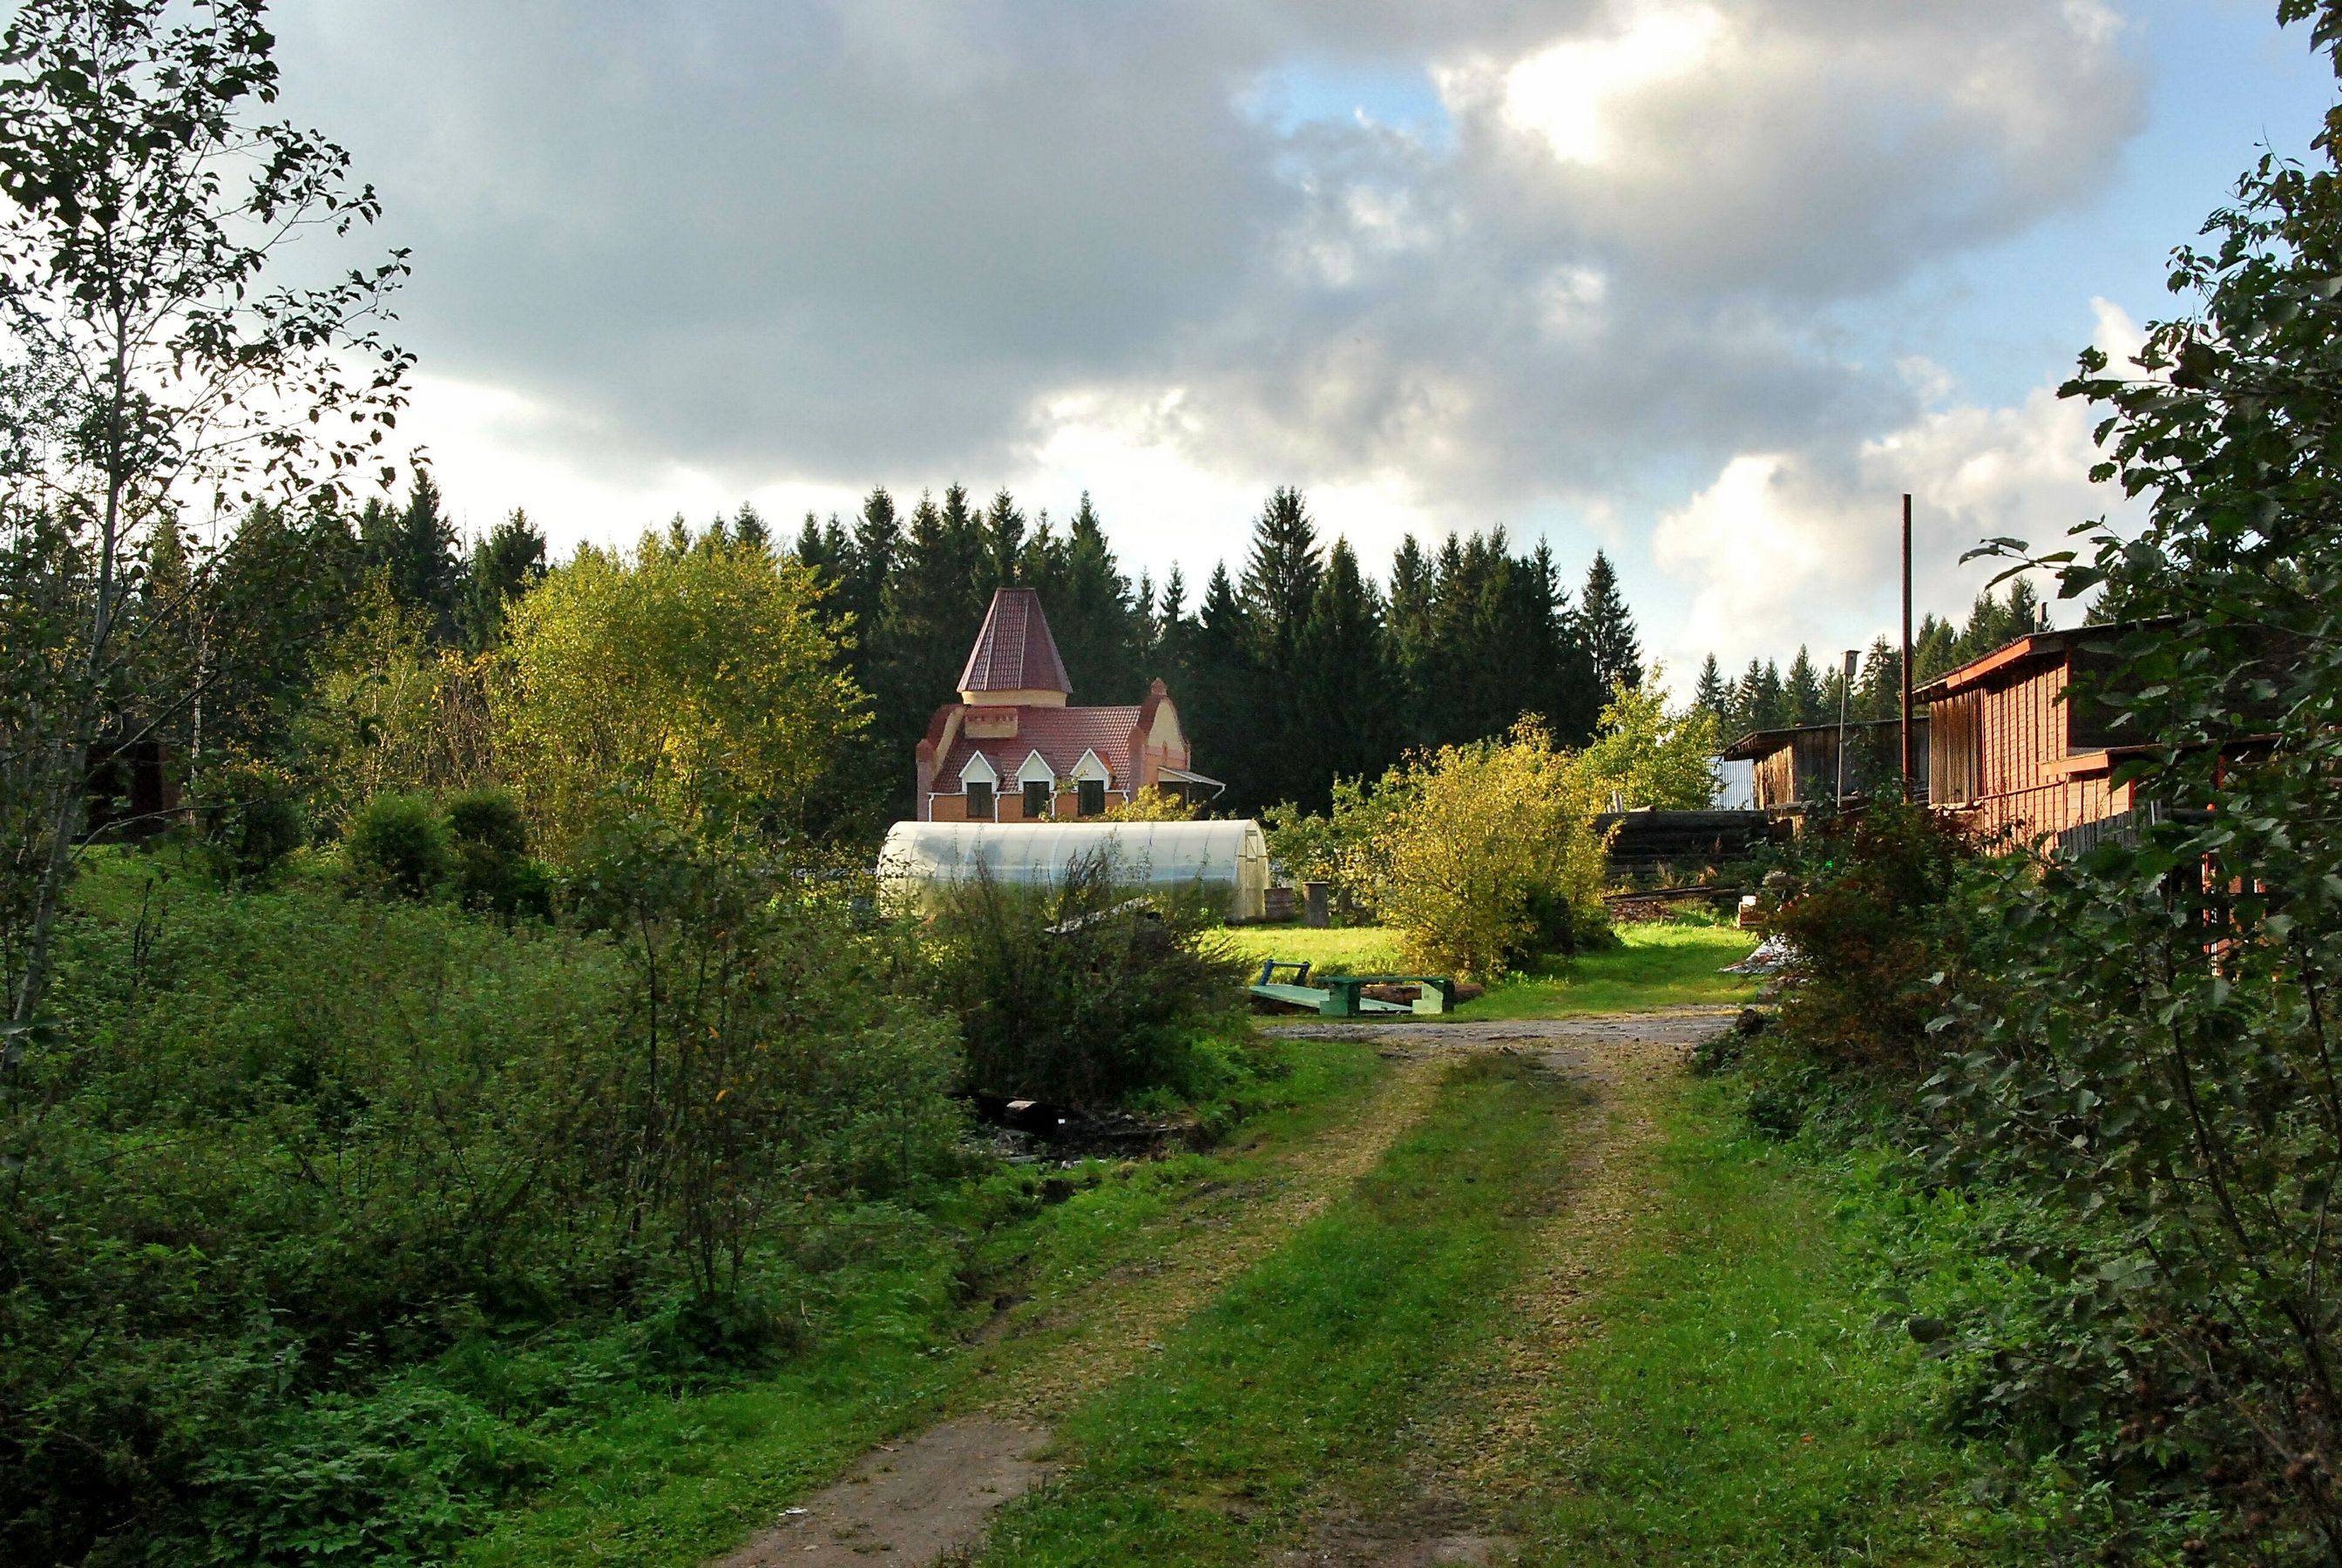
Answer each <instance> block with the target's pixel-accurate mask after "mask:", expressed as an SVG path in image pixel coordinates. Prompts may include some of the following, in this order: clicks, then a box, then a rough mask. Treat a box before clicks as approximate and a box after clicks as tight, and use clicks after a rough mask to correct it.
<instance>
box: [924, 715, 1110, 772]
mask: <svg viewBox="0 0 2342 1568" xmlns="http://www.w3.org/2000/svg"><path fill="white" fill-rule="evenodd" d="M971 711H973V712H976V713H991V714H996V713H999V712H1001V711H1002V710H1001V709H998V708H977V709H974V710H971ZM1014 711H1015V713H1016V734H1013V735H1003V736H1001V737H1000V738H998V739H994V738H992V737H990V736H986V737H984V738H982V739H976V740H971V739H970V738H969V737H968V736H967V735H966V734H961V735H960V736H959V738H958V739H956V740H955V741H954V742H952V748H951V750H950V751H948V752H946V754H944V758H943V761H942V763H941V764H939V765H938V766H937V767H936V773H935V779H936V783H935V787H936V788H937V789H940V790H956V789H957V788H959V771H960V769H962V768H964V767H966V765H967V759H968V758H969V757H971V756H974V755H975V754H976V753H978V752H982V753H983V754H984V755H985V757H986V759H987V760H988V761H990V763H991V764H992V766H993V769H994V771H995V772H996V773H997V774H999V775H1000V776H1001V778H1002V779H1004V780H1006V779H1013V778H1015V777H1016V770H1017V769H1018V768H1020V767H1022V766H1024V765H1025V759H1026V757H1028V756H1030V755H1032V754H1033V753H1034V752H1036V751H1038V752H1039V753H1040V754H1041V760H1042V761H1043V762H1045V763H1047V764H1049V768H1050V771H1051V772H1053V773H1055V774H1056V775H1057V776H1058V777H1059V778H1068V777H1071V776H1072V774H1073V771H1074V764H1076V763H1078V762H1080V761H1081V760H1082V754H1083V753H1084V752H1086V751H1094V752H1096V753H1097V754H1098V761H1100V762H1102V763H1104V764H1106V771H1107V772H1109V773H1111V774H1114V785H1115V787H1116V788H1117V789H1126V788H1128V787H1130V778H1131V765H1130V736H1131V733H1132V732H1133V731H1134V730H1136V728H1137V727H1138V712H1139V711H1138V708H1137V707H1136V705H1133V706H1131V707H1126V708H1024V707H1020V708H1017V709H1016V710H1014Z"/></svg>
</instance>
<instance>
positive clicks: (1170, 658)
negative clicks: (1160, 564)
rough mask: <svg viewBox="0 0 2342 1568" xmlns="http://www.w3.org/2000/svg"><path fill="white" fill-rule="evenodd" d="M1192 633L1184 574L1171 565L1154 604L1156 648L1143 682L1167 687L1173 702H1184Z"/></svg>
mask: <svg viewBox="0 0 2342 1568" xmlns="http://www.w3.org/2000/svg"><path fill="white" fill-rule="evenodd" d="M1195 632H1196V624H1195V622H1194V621H1193V620H1192V619H1190V618H1189V616H1188V614H1187V574H1186V573H1184V572H1182V571H1181V570H1180V569H1179V566H1178V564H1177V563H1176V562H1174V563H1173V564H1172V566H1171V571H1170V573H1169V574H1168V575H1166V577H1165V578H1164V579H1163V592H1162V594H1161V595H1160V596H1159V597H1158V598H1157V599H1156V610H1155V647H1154V654H1153V657H1152V659H1151V661H1150V662H1149V664H1148V665H1147V674H1146V678H1147V679H1148V680H1150V681H1154V680H1159V681H1161V682H1162V683H1163V684H1165V685H1166V686H1168V687H1169V688H1170V691H1171V695H1172V698H1173V700H1175V701H1182V702H1184V700H1185V698H1186V692H1187V686H1188V671H1189V668H1190V658H1191V654H1192V651H1193V650H1192V644H1193V642H1194V638H1195ZM1182 711H1183V712H1184V711H1185V710H1184V709H1183V710H1182Z"/></svg>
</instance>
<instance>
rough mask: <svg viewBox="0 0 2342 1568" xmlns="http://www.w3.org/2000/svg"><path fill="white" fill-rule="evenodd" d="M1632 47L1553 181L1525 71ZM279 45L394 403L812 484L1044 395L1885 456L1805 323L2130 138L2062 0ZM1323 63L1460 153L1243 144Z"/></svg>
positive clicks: (843, 2)
mask: <svg viewBox="0 0 2342 1568" xmlns="http://www.w3.org/2000/svg"><path fill="white" fill-rule="evenodd" d="M1654 15H1656V16H1660V17H1662V18H1663V19H1664V18H1666V17H1676V18H1678V19H1680V18H1681V17H1683V16H1690V17H1692V21H1691V22H1690V23H1688V24H1683V26H1685V27H1687V28H1688V31H1687V32H1685V33H1684V34H1683V35H1684V36H1686V37H1692V38H1696V39H1704V40H1705V42H1702V43H1701V44H1700V45H1699V46H1698V47H1697V48H1689V47H1686V48H1685V49H1683V50H1680V51H1678V53H1677V56H1676V57H1673V58H1668V59H1662V60H1660V61H1658V62H1657V65H1656V68H1649V69H1646V67H1650V66H1651V62H1649V61H1648V60H1643V61H1641V62H1640V63H1639V64H1637V62H1636V60H1635V59H1634V58H1632V57H1629V56H1630V55H1631V51H1630V52H1629V55H1628V56H1619V57H1618V58H1617V59H1616V60H1615V61H1613V62H1612V63H1613V64H1615V65H1616V67H1617V68H1616V71H1614V72H1612V73H1611V74H1610V75H1608V76H1606V77H1601V78H1599V79H1598V80H1597V81H1596V86H1597V88H1598V89H1599V103H1598V105H1597V106H1598V110H1599V116H1598V117H1599V120H1600V124H1601V125H1602V128H1603V131H1604V134H1605V137H1606V143H1607V145H1608V148H1609V150H1608V151H1607V152H1606V154H1605V155H1603V156H1601V157H1598V158H1595V159H1593V160H1591V161H1586V160H1575V161H1574V160H1573V159H1571V158H1569V157H1567V156H1563V155H1557V153H1556V145H1555V144H1554V142H1553V141H1552V140H1551V138H1549V137H1547V136H1546V135H1543V133H1541V132H1540V131H1539V130H1538V129H1537V127H1536V124H1535V123H1534V120H1535V116H1534V115H1528V116H1527V117H1526V118H1525V117H1524V115H1523V114H1522V112H1521V104H1520V102H1519V101H1518V100H1519V97H1520V95H1519V94H1517V93H1516V92H1514V91H1513V85H1514V84H1516V83H1517V82H1519V81H1521V80H1522V78H1520V77H1517V76H1515V75H1511V73H1512V72H1513V71H1514V68H1515V67H1516V66H1517V65H1519V64H1520V63H1521V62H1522V61H1524V60H1527V59H1532V58H1535V57H1536V56H1538V55H1540V54H1541V52H1543V51H1545V50H1546V49H1548V48H1550V47H1552V46H1554V45H1557V44H1564V43H1566V42H1567V41H1569V40H1571V39H1573V38H1576V39H1583V40H1589V41H1591V44H1592V45H1593V46H1594V47H1595V49H1596V51H1597V53H1596V54H1595V55H1589V56H1588V58H1590V59H1593V60H1595V61H1596V63H1597V64H1598V63H1600V62H1601V61H1603V60H1606V59H1610V58H1611V57H1610V56H1605V55H1600V54H1599V53H1598V51H1599V50H1600V49H1602V48H1606V47H1610V46H1611V45H1614V44H1615V43H1616V41H1617V40H1619V39H1622V38H1624V39H1627V40H1629V41H1630V42H1631V40H1632V39H1634V38H1635V37H1636V36H1637V34H1636V28H1637V27H1638V26H1646V27H1647V25H1648V19H1649V18H1650V17H1651V16H1654ZM1702 15H1710V16H1711V19H1710V20H1707V21H1702V20H1700V17H1701V16H1702ZM279 25H280V31H281V33H282V34H283V35H284V38H285V65H286V69H287V75H288V79H289V81H288V85H289V90H288V94H287V100H288V105H290V106H291V107H292V109H293V111H294V112H295V113H297V114H300V115H303V116H304V117H305V118H308V119H311V120H314V121H315V122H317V123H319V124H321V125H324V126H325V127H326V128H327V129H328V130H330V131H332V132H333V133H334V134H335V135H339V136H340V137H341V138H343V139H344V140H345V141H346V142H348V143H349V144H350V145H351V146H352V148H353V151H354V152H355V155H356V157H357V161H358V165H359V166H360V168H361V170H362V171H363V172H364V173H365V175H366V176H367V177H369V178H372V179H374V180H375V182H376V184H377V185H380V187H381V188H382V190H383V192H384V195H385V199H386V201H387V203H388V205H389V208H390V215H389V220H388V223H387V225H386V228H387V230H388V231H389V232H390V234H391V235H393V237H395V238H396V239H398V240H400V241H401V242H403V243H410V244H412V245H413V246H414V247H415V261H416V267H417V276H416V281H415V285H413V288H412V290H411V292H410V295H409V296H408V298H407V301H406V305H405V316H406V332H405V336H406V338H407V339H408V341H409V342H410V343H411V344H412V345H414V346H415V347H416V348H417V349H418V350H419V351H420V352H421V353H422V354H423V355H425V366H426V368H427V369H429V370H432V371H435V372H436V373H438V374H441V375H450V376H455V377H459V378H462V379H465V380H468V381H474V382H478V383H483V384H488V385H497V386H503V387H508V388H511V389H514V390H515V391H518V392H520V393H523V394H525V395H527V396H529V397H530V398H532V399H534V400H535V401H536V402H537V403H539V404H543V405H545V406H546V407H548V408H550V409H552V410H554V411H555V420H554V424H553V425H552V434H550V436H549V437H548V438H549V439H553V440H555V441H564V440H565V441H568V442H569V443H570V444H572V446H573V448H574V453H573V455H574V460H575V461H576V462H577V463H579V464H596V463H601V464H609V465H611V466H613V467H620V466H624V465H627V464H641V463H642V462H644V461H645V460H646V458H666V459H674V460H678V461H686V462H690V463H693V464H701V465H705V466H708V467H712V468H718V469H722V470H724V471H726V472H728V473H736V474H742V475H744V476H757V475H761V476H766V477H771V476H778V475H783V474H788V475H796V476H801V477H806V478H810V479H817V480H826V481H836V482H839V483H845V484H856V483H866V482H868V481H870V480H873V479H878V478H886V477H889V476H900V475H904V474H935V473H941V472H951V471H959V472H965V473H968V474H994V473H1000V472H1003V471H1004V470H1005V469H1006V468H1007V467H1009V466H1011V459H1012V458H1013V456H1014V454H1016V453H1018V452H1020V451H1026V450H1029V446H1030V444H1032V443H1034V442H1036V441H1037V440H1039V439H1042V438H1043V437H1044V436H1046V433H1047V416H1046V414H1045V413H1044V412H1043V410H1044V409H1045V408H1046V404H1048V402H1049V400H1051V399H1052V398H1054V397H1056V396H1057V395H1058V394H1063V393H1065V392H1066V391H1068V390H1076V389H1078V390H1086V391H1091V392H1103V393H1106V394H1125V395H1126V396H1128V397H1129V398H1131V399H1134V400H1137V401H1141V402H1143V401H1145V400H1147V399H1150V398H1153V397H1156V396H1158V395H1159V394H1161V393H1163V392H1164V391H1166V389H1170V388H1174V387H1176V388H1183V389H1185V390H1186V398H1187V401H1186V407H1187V409H1188V410H1189V411H1190V414H1191V415H1192V417H1191V419H1190V420H1189V422H1188V424H1187V429H1188V430H1189V433H1190V434H1189V435H1188V439H1189V440H1190V441H1191V443H1193V444H1195V446H1196V457H1197V458H1198V460H1199V461H1202V462H1204V463H1206V464H1228V465H1234V466H1243V467H1246V468H1248V469H1255V470H1269V471H1279V472H1285V473H1289V474H1293V475H1294V476H1296V477H1298V478H1303V479H1306V480H1309V481H1311V482H1322V481H1326V480H1331V479H1335V478H1339V477H1342V476H1344V475H1349V474H1366V473H1373V472H1388V471H1392V470H1394V469H1396V470H1403V471H1405V472H1407V473H1409V474H1414V475H1416V477H1417V478H1418V479H1419V480H1420V481H1421V482H1422V483H1424V484H1426V485H1435V486H1446V487H1448V488H1451V489H1453V490H1454V491H1455V492H1456V494H1459V496H1463V497H1466V498H1468V499H1471V500H1473V501H1475V502H1478V501H1480V500H1481V499H1483V498H1486V497H1493V496H1499V495H1509V496H1514V497H1516V498H1517V497H1520V496H1522V495H1525V494H1573V493H1578V492H1582V491H1589V490H1595V489H1599V488H1600V487H1602V486H1603V485H1605V484H1615V483H1617V482H1618V481H1619V480H1620V478H1621V477H1622V475H1623V474H1625V473H1626V470H1627V469H1628V468H1630V467H1631V465H1632V464H1633V463H1635V462H1636V461H1638V460H1642V459H1638V458H1636V457H1634V456H1630V455H1628V454H1648V453H1649V452H1651V451H1654V450H1659V451H1666V452H1670V453H1675V454H1686V456H1687V457H1688V458H1690V459H1692V460H1695V461H1701V460H1706V461H1720V460H1721V459H1722V458H1723V457H1724V456H1726V455H1728V454H1731V453H1733V452H1736V451H1741V450H1747V449H1752V448H1765V449H1770V448H1777V447H1784V446H1790V445H1797V444H1812V443H1815V442H1818V441H1823V440H1827V439H1843V438H1845V437H1846V436H1847V435H1849V434H1858V433H1861V432H1866V431H1874V430H1877V429H1879V428H1882V427H1883V426H1884V425H1885V424H1891V423H1896V422H1899V421H1901V420H1903V419H1906V418H1907V417H1908V416H1909V414H1911V412H1912V411H1913V409H1914V407H1915V406H1916V404H1915V402H1914V399H1913V395H1912V394H1911V393H1910V392H1909V390H1908V389H1907V387H1906V385H1905V384H1904V383H1903V381H1902V380H1901V379H1900V378H1899V377H1897V376H1896V375H1893V374H1892V373H1891V371H1889V370H1888V369H1887V368H1886V367H1880V366H1870V367H1865V366H1858V365H1848V364H1847V363H1845V361H1844V360H1843V358H1842V357H1841V355H1839V354H1838V353H1837V352H1836V351H1835V350H1834V349H1833V348H1832V347H1831V346H1830V341H1829V339H1830V334H1829V330H1828V313H1829V311H1830V309H1831V308H1832V307H1833V306H1834V305H1837V304H1838V303H1840V302H1844V301H1847V300H1854V299H1862V298H1867V297H1870V296H1875V295H1877V294H1878V293H1879V292H1880V291H1882V290H1891V289H1892V288H1894V287H1895V286H1897V284H1898V283H1900V282H1901V281H1902V280H1903V279H1905V278H1907V276H1908V275H1910V274H1911V273H1912V272H1913V270H1914V269H1916V268H1918V267H1920V266H1922V265H1926V264H1927V262H1928V261H1929V260H1931V259H1933V258H1937V257H1940V256H1941V255H1944V254H1945V253H1946V252H1947V250H1953V249H1957V248H1959V247H1962V246H1967V245H1977V244H1982V243H1986V242H1988V241H1990V240H1991V239H1993V238H1995V237H1997V236H2000V235H2006V234H2007V233H2009V232H2011V231H2013V230H2014V229H2017V228H2019V227H2022V226H2023V225H2027V224H2028V223H2031V222H2033V221H2035V220H2037V218H2038V217H2039V216H2040V215H2042V214H2044V213H2046V212H2048V211H2051V210H2054V209H2056V208H2057V207H2058V206H2059V205H2064V204H2067V203H2070V202H2072V201H2074V200H2075V199H2077V196H2078V195H2082V194H2084V193H2087V191H2088V190H2090V189H2091V188H2093V185H2094V183H2095V182H2097V180H2099V179H2100V178H2102V177H2103V175H2104V173H2105V170H2106V168H2107V163H2108V160H2109V159H2111V158H2112V157H2113V156H2114V155H2115V154H2116V152H2117V149H2118V147H2119V145H2120V144H2121V143H2122V141H2123V140H2124V139H2125V138H2126V137H2127V135H2129V134H2130V133H2131V132H2132V130H2133V129H2134V128H2135V127H2136V125H2137V117H2138V92H2137V81H2136V80H2135V71H2134V67H2133V66H2132V65H2131V64H2130V63H2129V62H2127V59H2126V58H2125V56H2124V55H2123V54H2122V53H2121V51H2120V50H2119V48H2118V47H2117V45H2116V44H2115V43H2114V42H2113V41H2112V39H2111V37H2110V36H2109V35H2108V34H2107V25H2110V24H2108V23H2107V19H2106V18H2104V17H2103V16H2102V15H2101V14H2100V13H2099V12H2098V11H2097V9H2096V8H2095V7H2094V6H2093V5H2090V4H2088V3H2087V0H2069V3H2062V4H2061V3H2058V0H1965V3H1964V4H1962V5H1958V6H1902V5H1876V4H1873V3H1868V0H1736V3H1733V4H1729V5H1721V6H1719V7H1718V8H1716V10H1715V11H1714V12H1713V13H1712V14H1706V13H1703V12H1702V11H1701V10H1700V8H1698V7H1686V6H1681V5H1640V4H1633V3H1629V0H1617V3H1615V4H1610V3H1604V4H1596V3H1592V0H1588V3H1586V4H1548V5H1496V4H1491V5H1462V4H1452V3H1450V4H1426V3H1421V0H1415V3H1408V0H1366V3H1356V0H1351V3H1343V4H1334V3H1331V0H1328V3H1325V4H1318V5H1302V4H1286V5H1268V4H1260V3H1239V0H1211V3H1196V4H1187V5H1096V4H1094V3H1088V0H970V3H952V4H945V3H943V0H932V3H929V0H908V3H902V4H877V3H873V0H836V3H835V4H815V3H810V0H808V3H805V4H780V5H776V4H768V3H765V0H693V3H690V4H685V3H684V0H647V3H643V0H630V3H618V0H606V3H604V4H598V5H553V4H550V3H548V0H539V3H535V4H522V5H511V4H498V5H478V4H461V3H458V0H396V3H384V4H375V5H367V6H364V7H357V6H350V5H342V4H338V3H337V0H306V3H305V4H298V5H285V6H284V7H283V8H282V11H281V13H280V21H279ZM1702 28H1706V32H1705V33H1703V32H1702V31H1701V29H1702ZM1329 63H1330V64H1343V65H1362V64H1363V65H1392V66H1394V67H1396V68H1400V69H1410V68H1419V69H1423V70H1426V71H1428V72H1430V73H1432V74H1433V75H1435V76H1436V79H1437V80H1438V81H1439V82H1440V83H1441V85H1442V89H1443V91H1444V92H1445V93H1446V95H1447V97H1448V102H1449V104H1450V106H1451V109H1452V111H1453V115H1454V120H1453V125H1452V127H1451V128H1450V134H1448V135H1446V136H1445V137H1442V138H1438V139H1436V140H1434V141H1432V142H1431V143H1429V144H1428V145H1426V143H1424V142H1421V141H1418V140H1416V139H1414V138H1412V137H1410V136H1408V135H1402V134H1399V133H1397V132H1396V131H1393V130H1390V129H1388V128H1385V127H1378V126H1376V125H1371V124H1357V123H1348V122H1335V121H1328V122H1319V123H1314V124H1310V125H1305V126H1303V127H1301V128H1300V129H1299V130H1297V131H1296V132H1295V133H1294V134H1292V135H1283V134H1279V133H1278V132H1277V131H1276V130H1274V129H1272V128H1270V127H1269V126H1267V125H1263V124H1261V123H1259V122H1257V121H1256V120H1255V119H1254V118H1252V117H1249V116H1248V115H1246V112H1245V108H1244V105H1246V102H1247V101H1248V100H1249V98H1250V96H1251V95H1253V94H1254V93H1255V91H1256V88H1257V87H1258V85H1259V84H1260V83H1261V82H1262V80H1263V79H1264V77H1265V76H1266V75H1270V74H1273V73H1276V72H1280V71H1286V70H1290V69H1294V68H1296V67H1297V68H1301V69H1307V68H1311V67H1313V66H1322V65H1327V64H1329ZM1636 70H1644V71H1645V75H1643V76H1636V75H1635V71H1636ZM1564 75H1566V73H1564ZM565 433H566V434H565Z"/></svg>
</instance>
